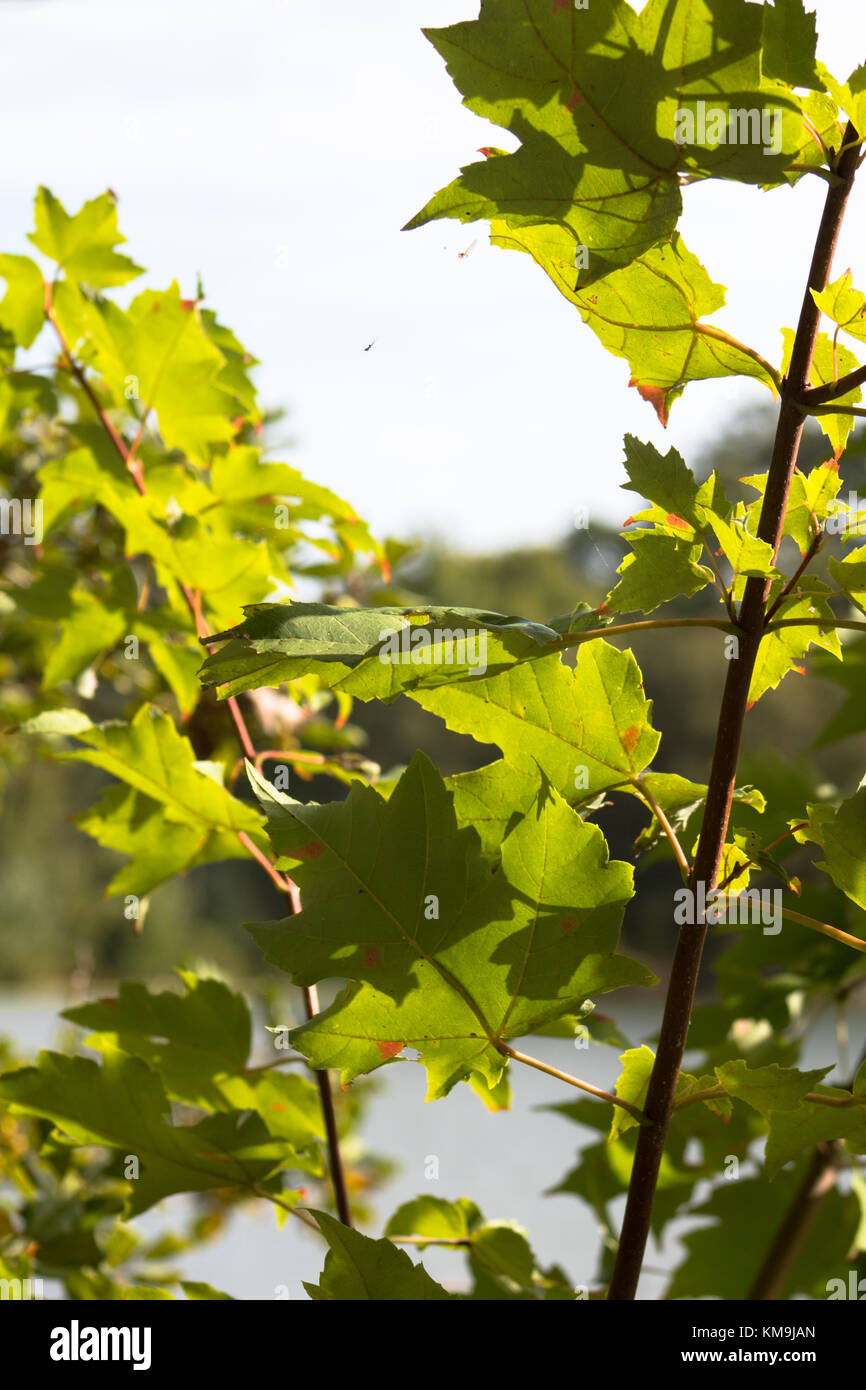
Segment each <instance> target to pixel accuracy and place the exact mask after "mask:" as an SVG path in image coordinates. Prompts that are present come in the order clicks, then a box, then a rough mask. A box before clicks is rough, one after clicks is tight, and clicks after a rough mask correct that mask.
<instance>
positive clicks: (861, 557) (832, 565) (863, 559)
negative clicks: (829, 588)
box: [827, 522, 866, 613]
mask: <svg viewBox="0 0 866 1390" xmlns="http://www.w3.org/2000/svg"><path fill="white" fill-rule="evenodd" d="M860 524H861V523H859V522H858V523H857V525H858V527H859V525H860ZM827 568H828V570H829V571H830V573H831V575H832V576H833V578H834V579H835V581H836V583H837V584H838V585H839V588H840V589H841V590H842V592H843V593H845V594H847V595H848V597H849V598H850V600H851V602H852V603H853V604H855V605H856V607H857V608H859V609H860V611H861V612H863V613H866V545H861V546H860V547H859V548H858V549H857V550H852V551H851V553H850V555H846V556H845V558H844V559H843V560H836V559H835V558H834V557H832V556H831V558H830V560H829V562H828V564H827Z"/></svg>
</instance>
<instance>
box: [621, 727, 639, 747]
mask: <svg viewBox="0 0 866 1390" xmlns="http://www.w3.org/2000/svg"><path fill="white" fill-rule="evenodd" d="M639 738H640V729H639V728H638V727H637V725H636V724H631V725H629V727H628V728H627V729H626V730H624V732H623V733H622V734H620V743H621V744H622V746H623V748H624V749H625V750H626V752H627V753H632V752H634V748H635V745H636V744H637V741H638V739H639Z"/></svg>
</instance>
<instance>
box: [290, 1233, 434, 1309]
mask: <svg viewBox="0 0 866 1390" xmlns="http://www.w3.org/2000/svg"><path fill="white" fill-rule="evenodd" d="M312 1214H313V1216H315V1218H316V1220H317V1221H318V1223H319V1226H320V1227H321V1230H322V1234H323V1235H324V1237H325V1240H326V1241H327V1242H328V1247H329V1249H328V1254H327V1255H326V1256H325V1267H324V1269H323V1270H322V1273H321V1274H320V1276H319V1282H318V1284H307V1283H305V1284H304V1288H305V1289H306V1290H307V1293H308V1294H309V1295H310V1298H311V1299H313V1300H314V1301H315V1302H320V1301H325V1300H338V1301H340V1302H344V1301H347V1300H348V1301H353V1302H368V1301H373V1302H378V1301H382V1302H385V1301H389V1302H394V1301H399V1302H418V1301H420V1300H426V1299H433V1300H438V1301H440V1302H441V1301H442V1300H444V1299H453V1298H456V1297H457V1295H456V1294H450V1293H448V1292H447V1290H446V1289H443V1287H442V1285H441V1284H437V1283H436V1281H435V1280H434V1279H431V1278H430V1275H429V1274H428V1273H427V1271H426V1269H425V1268H424V1266H423V1265H416V1264H413V1263H412V1261H411V1260H410V1258H409V1256H408V1255H407V1254H406V1251H405V1250H400V1249H398V1247H397V1246H396V1245H394V1244H393V1242H392V1241H390V1240H374V1239H373V1237H372V1236H365V1235H362V1234H361V1232H360V1231H353V1230H350V1228H349V1227H348V1226H344V1225H343V1224H342V1223H341V1222H340V1221H335V1220H334V1218H333V1217H332V1216H329V1215H328V1214H327V1212H324V1211H313V1213H312Z"/></svg>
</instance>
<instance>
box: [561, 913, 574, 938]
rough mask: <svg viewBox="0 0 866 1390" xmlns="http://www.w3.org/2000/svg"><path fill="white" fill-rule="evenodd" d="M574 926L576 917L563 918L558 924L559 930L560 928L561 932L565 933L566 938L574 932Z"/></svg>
mask: <svg viewBox="0 0 866 1390" xmlns="http://www.w3.org/2000/svg"><path fill="white" fill-rule="evenodd" d="M576 926H577V918H576V917H563V919H562V921H561V923H560V928H561V930H562V931H564V932H565V934H566V936H570V935H571V933H572V932H573V931H574V929H575V927H576Z"/></svg>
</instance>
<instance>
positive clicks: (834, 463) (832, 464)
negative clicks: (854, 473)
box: [818, 459, 839, 473]
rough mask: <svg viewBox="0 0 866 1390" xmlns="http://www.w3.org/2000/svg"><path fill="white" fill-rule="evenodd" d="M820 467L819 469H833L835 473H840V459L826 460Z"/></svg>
mask: <svg viewBox="0 0 866 1390" xmlns="http://www.w3.org/2000/svg"><path fill="white" fill-rule="evenodd" d="M818 466H819V468H832V470H833V472H834V473H838V472H839V460H838V459H825V460H824V462H823V463H821V464H819V465H818Z"/></svg>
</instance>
